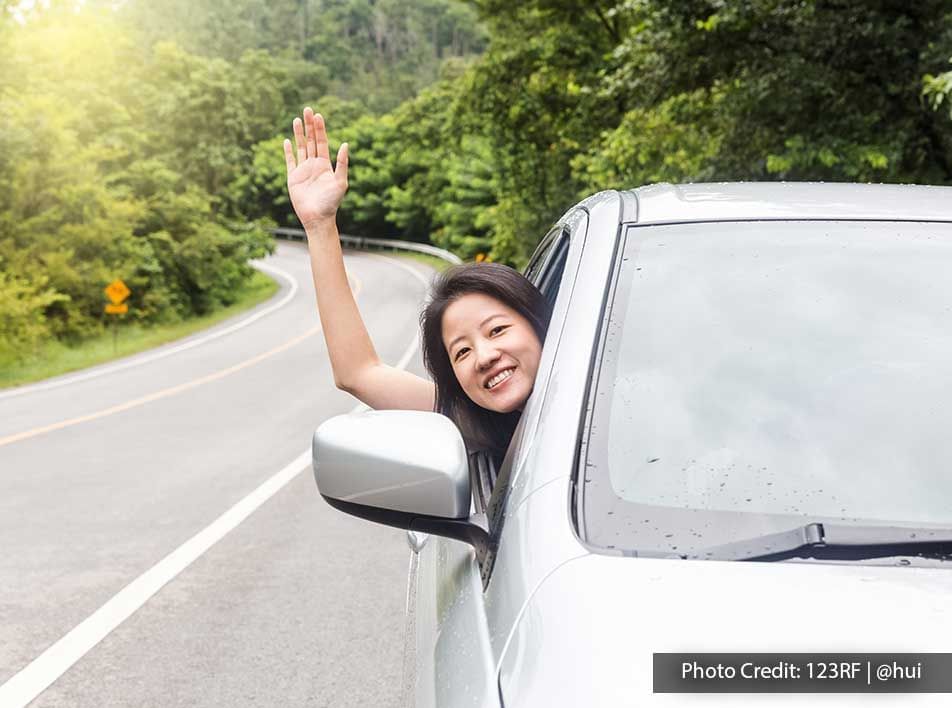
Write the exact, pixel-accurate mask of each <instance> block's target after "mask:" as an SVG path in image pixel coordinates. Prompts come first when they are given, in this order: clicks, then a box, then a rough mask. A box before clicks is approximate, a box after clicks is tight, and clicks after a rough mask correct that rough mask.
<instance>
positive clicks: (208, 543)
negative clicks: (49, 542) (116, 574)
mask: <svg viewBox="0 0 952 708" xmlns="http://www.w3.org/2000/svg"><path fill="white" fill-rule="evenodd" d="M393 262H395V261H393ZM401 265H402V264H401ZM417 276H418V278H419V279H420V280H421V282H423V283H424V284H426V281H425V280H424V278H423V276H422V275H420V274H419V273H417ZM419 344H420V341H419V336H415V337H414V338H413V341H412V342H411V343H410V345H409V346H408V347H407V349H406V351H404V353H403V356H402V357H400V361H399V362H398V363H397V368H399V369H403V368H406V366H407V364H408V363H409V361H410V359H411V358H412V357H413V355H414V354H416V352H417V349H418V348H419ZM366 408H367V406H365V405H364V404H360V405H358V406H356V407H355V408H354V409H353V410H351V411H350V412H351V413H356V412H357V411H361V410H366ZM310 459H311V450H310V449H307V450H305V451H304V452H302V453H301V454H300V455H298V456H297V457H295V458H294V459H293V460H292V461H291V462H290V463H288V464H287V465H286V466H285V467H284V468H283V469H282V470H281V471H280V472H278V473H276V474H275V475H273V476H272V477H271V478H269V479H268V480H267V481H265V482H264V483H263V484H261V485H260V486H259V487H258V488H257V489H255V490H254V491H253V492H251V494H249V495H248V496H246V497H245V498H244V499H242V500H241V501H239V502H238V503H237V504H235V505H234V506H233V507H231V508H230V509H229V510H228V511H226V512H225V513H224V514H222V515H221V516H219V517H218V518H217V519H215V520H214V521H213V522H212V523H211V524H209V525H208V526H207V527H205V528H204V529H202V530H201V531H199V532H198V533H197V534H195V535H194V536H192V537H191V538H190V539H189V540H188V541H186V542H185V543H183V544H182V545H181V546H179V547H178V548H176V549H175V550H174V551H172V552H171V553H170V554H169V555H167V556H166V557H165V558H163V559H162V560H161V561H159V562H158V563H157V564H156V565H154V566H152V568H150V569H149V570H147V571H146V572H144V573H143V574H142V575H140V576H139V577H138V578H136V579H135V580H133V581H132V582H131V583H129V584H128V585H126V587H124V588H123V589H122V590H120V591H119V592H118V593H116V594H115V595H113V596H112V597H111V598H110V599H109V600H108V601H107V602H106V604H104V605H103V606H102V607H100V608H99V609H98V610H96V611H95V612H94V613H93V614H91V615H90V616H89V617H87V618H86V619H85V620H83V621H82V622H80V623H79V624H78V625H76V627H74V628H73V629H72V630H70V631H69V632H68V633H67V634H66V636H64V637H62V638H61V639H60V640H59V641H57V642H56V643H54V644H53V645H52V646H50V647H49V648H48V649H47V650H46V651H44V652H43V653H42V654H40V655H39V656H38V657H37V658H36V659H34V660H33V661H31V662H30V663H29V664H27V665H26V666H25V667H24V668H23V669H21V670H20V671H19V672H17V673H16V674H14V675H13V677H12V678H11V679H10V680H9V681H7V682H6V683H5V684H3V685H2V686H0V706H3V708H24V707H25V706H26V705H27V704H29V703H30V702H31V701H33V700H34V699H36V697H37V696H39V695H40V694H41V693H42V692H43V691H45V690H46V689H47V688H49V687H50V686H51V685H52V684H53V682H54V681H56V680H57V679H58V678H59V677H60V676H62V675H63V674H64V673H66V672H67V671H68V670H69V668H70V667H71V666H72V665H73V664H75V663H76V662H77V661H79V660H80V659H82V658H83V657H84V656H85V655H86V654H87V653H88V652H89V651H90V650H91V649H92V648H93V647H95V646H96V645H97V644H99V642H101V641H102V640H103V639H105V638H106V637H107V636H108V635H109V634H110V632H112V631H113V630H115V629H116V627H118V626H119V625H120V624H122V623H123V622H124V621H125V620H127V619H128V618H129V617H130V616H131V615H132V614H133V613H134V612H135V611H136V610H138V609H139V608H140V607H142V606H143V605H144V604H145V603H146V602H148V600H149V598H151V597H152V596H153V595H155V593H157V592H158V591H159V590H161V589H162V587H163V586H165V585H166V583H168V582H169V581H171V580H173V579H174V578H175V577H176V576H177V575H179V574H180V573H181V572H182V571H184V570H185V569H186V568H188V567H189V566H190V565H191V564H192V563H193V562H194V561H196V560H197V559H198V558H200V557H201V556H202V555H203V554H204V553H205V552H206V551H207V550H208V549H209V548H211V547H212V546H214V545H215V544H216V543H218V542H219V541H220V540H221V539H222V538H224V537H225V535H226V534H227V533H228V532H229V531H231V530H233V529H234V528H236V527H237V526H238V524H240V523H241V522H242V521H244V520H245V519H247V518H248V517H249V516H251V514H252V513H254V511H255V510H256V509H258V508H259V507H260V506H261V505H262V504H264V503H265V502H266V501H268V500H269V499H270V498H271V497H273V496H274V495H275V494H277V493H278V492H279V491H281V489H283V488H284V487H285V485H287V484H288V482H290V481H291V480H292V479H294V478H295V477H297V476H298V475H299V474H300V473H301V472H303V471H304V470H305V469H307V468H308V467H309V465H308V462H309V461H310Z"/></svg>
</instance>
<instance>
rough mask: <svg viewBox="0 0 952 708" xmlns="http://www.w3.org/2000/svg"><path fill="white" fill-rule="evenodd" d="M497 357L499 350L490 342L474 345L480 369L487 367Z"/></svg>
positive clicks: (483, 369) (493, 362) (494, 361)
mask: <svg viewBox="0 0 952 708" xmlns="http://www.w3.org/2000/svg"><path fill="white" fill-rule="evenodd" d="M497 359H499V350H498V349H497V348H496V347H494V346H493V345H492V344H489V343H485V344H482V345H476V361H477V364H478V365H479V368H480V370H482V371H485V370H486V369H489V368H490V367H491V366H492V365H493V364H495V363H496V360H497Z"/></svg>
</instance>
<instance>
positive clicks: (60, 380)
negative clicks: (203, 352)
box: [0, 263, 298, 401]
mask: <svg viewBox="0 0 952 708" xmlns="http://www.w3.org/2000/svg"><path fill="white" fill-rule="evenodd" d="M254 266H255V268H258V269H260V270H263V271H264V272H266V273H270V274H271V275H276V276H278V277H279V278H282V279H284V280H285V281H286V282H287V283H288V284H289V285H290V286H291V289H290V290H289V291H288V293H287V294H286V295H285V296H284V297H283V298H281V299H280V300H279V301H278V302H276V303H274V304H273V305H269V306H268V307H265V308H264V309H262V310H259V311H258V312H255V313H254V314H253V315H251V316H249V317H246V318H245V319H243V320H240V321H238V322H236V323H235V324H233V325H230V326H228V327H225V328H224V329H219V330H215V331H214V332H211V333H209V334H206V335H205V336H201V337H198V338H196V339H189V340H188V341H186V342H183V343H182V344H178V345H175V346H172V347H169V348H168V349H159V350H155V351H153V352H152V353H149V354H144V355H141V356H136V355H134V356H133V357H132V358H130V359H126V360H125V361H122V362H119V363H117V364H111V365H108V364H107V365H105V366H103V367H101V368H100V367H97V368H95V369H93V370H92V371H87V372H85V373H80V374H66V375H65V376H62V377H57V378H55V379H52V380H50V381H45V382H42V383H37V384H29V385H26V386H18V387H17V388H14V389H11V390H9V391H3V392H0V401H2V400H4V399H6V398H13V397H14V396H22V395H24V394H27V393H36V392H38V391H47V390H49V389H51V388H59V387H60V386H66V385H67V384H73V383H79V382H80V381H88V380H89V379H95V378H98V377H99V376H105V375H106V374H113V373H115V372H117V371H122V370H123V369H128V368H131V367H133V366H139V365H140V364H147V363H149V362H152V361H155V360H157V359H164V358H165V357H167V356H172V355H173V354H178V353H179V352H184V351H185V350H187V349H192V348H193V347H197V346H199V345H201V344H205V343H206V342H210V341H211V340H213V339H218V338H219V337H224V336H225V335H226V334H231V333H232V332H235V331H237V330H239V329H242V328H243V327H247V326H248V325H250V324H252V323H253V322H257V321H258V320H260V319H261V318H262V317H265V316H267V315H270V314H271V313H272V312H274V311H275V310H278V309H280V308H282V307H284V306H285V305H287V304H288V303H289V302H291V300H292V299H293V298H294V296H295V295H296V294H297V291H298V282H297V280H296V279H295V278H294V276H292V275H291V274H290V273H288V272H287V271H284V270H281V269H280V268H276V267H275V266H272V265H266V264H264V263H254Z"/></svg>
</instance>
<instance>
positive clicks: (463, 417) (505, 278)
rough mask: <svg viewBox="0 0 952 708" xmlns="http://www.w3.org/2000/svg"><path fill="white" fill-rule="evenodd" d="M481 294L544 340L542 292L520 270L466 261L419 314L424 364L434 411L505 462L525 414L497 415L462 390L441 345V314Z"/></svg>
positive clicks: (437, 285)
mask: <svg viewBox="0 0 952 708" xmlns="http://www.w3.org/2000/svg"><path fill="white" fill-rule="evenodd" d="M470 293H480V294H482V295H488V296H489V297H491V298H494V299H496V300H498V301H499V302H501V303H503V304H505V305H508V306H509V307H511V308H512V309H513V310H515V311H516V312H518V313H519V314H520V315H522V316H523V317H525V318H526V319H527V320H528V321H529V324H531V325H532V329H533V330H535V333H536V336H537V337H538V338H539V342H540V343H542V342H543V341H545V333H546V330H547V329H548V327H549V316H550V314H551V311H550V309H549V304H548V303H547V302H546V300H545V298H544V297H543V296H542V293H540V292H539V290H538V288H536V287H535V286H534V285H533V284H532V283H530V282H529V281H528V280H526V278H525V277H523V276H522V275H521V274H520V273H519V272H518V271H515V270H513V269H512V268H510V267H509V266H504V265H502V264H500V263H467V264H465V265H459V266H454V267H452V268H449V269H448V270H446V271H444V272H443V273H442V274H441V275H439V276H437V278H436V280H435V281H434V282H433V285H432V288H431V292H430V300H429V302H428V303H427V305H426V307H425V308H424V309H423V312H422V313H421V314H420V329H421V330H422V332H423V362H424V364H425V365H426V368H427V371H429V372H430V376H431V377H432V378H433V381H434V383H435V384H436V411H437V413H442V414H443V415H445V416H447V417H448V418H449V419H450V420H452V421H453V422H454V423H456V426H457V427H458V428H459V429H460V432H461V433H462V435H463V439H464V440H465V441H466V444H467V447H469V448H470V450H471V451H472V450H474V449H484V450H487V451H488V452H489V453H490V454H491V455H492V456H493V457H494V458H495V459H496V461H497V464H498V462H499V461H501V459H502V456H503V455H504V454H505V451H506V448H507V447H508V446H509V440H510V439H511V438H512V433H513V431H514V430H515V428H516V423H518V422H519V417H520V416H521V415H522V414H521V413H520V412H519V411H513V412H511V413H497V412H494V411H490V410H487V409H485V408H483V407H482V406H479V405H477V404H476V403H474V402H473V401H472V399H470V397H469V396H467V395H466V393H465V392H464V391H463V388H462V387H461V386H460V384H459V381H458V380H457V379H456V373H455V372H454V371H453V365H452V364H451V363H450V358H449V354H447V352H446V346H445V345H444V344H443V313H444V312H446V308H447V307H449V306H450V305H451V304H452V303H453V302H454V301H456V300H457V299H458V298H460V297H462V296H463V295H468V294H470Z"/></svg>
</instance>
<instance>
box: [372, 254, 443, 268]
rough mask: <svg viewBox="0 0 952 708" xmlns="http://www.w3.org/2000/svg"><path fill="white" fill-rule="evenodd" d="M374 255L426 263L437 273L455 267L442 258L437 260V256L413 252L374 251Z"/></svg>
mask: <svg viewBox="0 0 952 708" xmlns="http://www.w3.org/2000/svg"><path fill="white" fill-rule="evenodd" d="M372 253H385V254H386V255H388V256H399V257H400V258H409V259H411V260H414V261H419V262H420V263H425V264H426V265H428V266H430V267H431V268H433V269H434V270H435V271H436V272H437V273H442V272H443V271H444V270H446V269H447V268H449V267H450V266H451V265H453V264H452V263H450V262H449V261H444V260H443V259H442V258H437V257H436V256H431V255H428V254H426V253H414V252H412V251H396V252H393V251H389V252H388V251H372Z"/></svg>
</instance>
